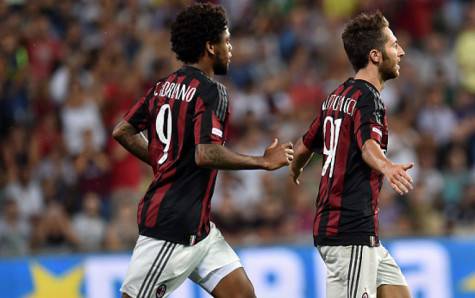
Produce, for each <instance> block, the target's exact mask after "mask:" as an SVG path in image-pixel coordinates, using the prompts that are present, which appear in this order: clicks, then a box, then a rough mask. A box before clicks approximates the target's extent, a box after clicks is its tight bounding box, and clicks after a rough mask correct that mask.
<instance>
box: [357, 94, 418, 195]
mask: <svg viewBox="0 0 475 298" xmlns="http://www.w3.org/2000/svg"><path fill="white" fill-rule="evenodd" d="M377 101H378V99H377V98H375V97H374V95H373V94H372V93H368V95H367V96H365V97H362V98H361V99H360V100H359V101H358V103H357V105H356V109H355V113H354V121H355V122H354V134H355V136H356V141H357V144H358V147H359V148H360V149H361V154H362V158H363V160H364V161H365V162H366V164H367V165H368V166H370V167H371V168H372V169H374V170H376V171H378V172H380V173H382V174H383V175H384V176H385V177H386V179H387V180H388V181H389V183H390V185H391V187H392V188H393V189H394V190H395V191H396V192H398V193H399V194H401V195H403V194H405V193H408V192H409V190H411V189H412V188H413V185H412V183H413V181H412V178H411V177H410V176H409V174H408V173H407V170H409V169H410V168H412V167H413V166H414V164H413V163H407V164H395V163H393V162H392V161H391V160H389V159H388V158H387V157H386V155H385V154H384V152H383V150H382V149H381V143H382V142H383V131H384V123H383V121H384V120H383V118H384V117H383V116H382V112H383V110H382V109H381V108H380V107H378V104H377Z"/></svg>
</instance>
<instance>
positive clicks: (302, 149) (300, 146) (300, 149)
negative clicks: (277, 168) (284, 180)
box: [289, 138, 313, 185]
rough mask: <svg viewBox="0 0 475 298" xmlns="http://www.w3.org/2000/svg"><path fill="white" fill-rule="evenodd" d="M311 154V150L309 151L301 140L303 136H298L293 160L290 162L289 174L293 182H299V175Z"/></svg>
mask: <svg viewBox="0 0 475 298" xmlns="http://www.w3.org/2000/svg"><path fill="white" fill-rule="evenodd" d="M312 156H313V152H312V151H310V150H309V149H308V148H307V146H305V144H304V142H303V138H300V139H299V140H298V141H297V143H296V144H295V146H294V160H293V161H292V163H291V164H290V167H289V168H290V176H291V177H292V180H293V181H294V183H295V184H297V185H298V184H300V181H299V179H298V178H299V176H300V174H301V173H302V172H303V169H304V168H305V166H306V165H307V164H308V162H309V161H310V158H311V157H312Z"/></svg>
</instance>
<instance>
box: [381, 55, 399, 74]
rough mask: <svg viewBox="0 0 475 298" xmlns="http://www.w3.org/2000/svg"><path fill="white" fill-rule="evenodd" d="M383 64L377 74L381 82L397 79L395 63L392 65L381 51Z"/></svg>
mask: <svg viewBox="0 0 475 298" xmlns="http://www.w3.org/2000/svg"><path fill="white" fill-rule="evenodd" d="M382 53H383V63H382V64H381V66H380V67H379V74H380V76H381V79H382V80H383V81H387V80H391V79H394V78H397V77H398V75H399V74H398V71H397V69H396V67H397V63H396V62H394V63H392V61H391V59H390V58H389V56H388V55H387V53H386V51H383V52H382Z"/></svg>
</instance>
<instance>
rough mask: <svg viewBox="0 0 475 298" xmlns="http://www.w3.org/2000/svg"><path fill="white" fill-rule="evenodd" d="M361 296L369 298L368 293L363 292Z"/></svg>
mask: <svg viewBox="0 0 475 298" xmlns="http://www.w3.org/2000/svg"><path fill="white" fill-rule="evenodd" d="M361 298H369V296H368V293H366V292H364V293H363V296H361Z"/></svg>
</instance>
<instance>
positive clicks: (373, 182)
mask: <svg viewBox="0 0 475 298" xmlns="http://www.w3.org/2000/svg"><path fill="white" fill-rule="evenodd" d="M369 183H370V186H371V210H372V211H373V214H374V215H373V221H374V233H375V235H376V236H377V235H378V229H379V220H378V213H379V210H378V196H379V191H380V189H381V174H379V173H378V172H377V171H375V170H371V176H370V180H369Z"/></svg>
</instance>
